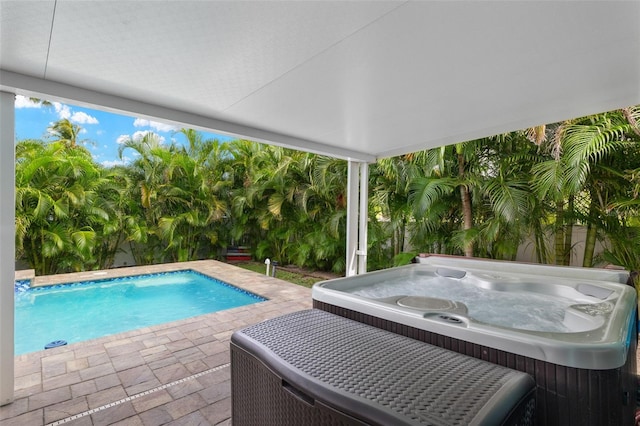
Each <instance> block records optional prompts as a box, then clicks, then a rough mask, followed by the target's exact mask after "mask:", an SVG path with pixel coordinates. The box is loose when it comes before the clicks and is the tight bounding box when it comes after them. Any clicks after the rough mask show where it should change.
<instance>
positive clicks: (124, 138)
mask: <svg viewBox="0 0 640 426" xmlns="http://www.w3.org/2000/svg"><path fill="white" fill-rule="evenodd" d="M129 138H131V136H129V135H120V136H118V138H117V139H116V142H117V143H118V145H122V144H123V143H124V142H125V141H126V140H128V139H129Z"/></svg>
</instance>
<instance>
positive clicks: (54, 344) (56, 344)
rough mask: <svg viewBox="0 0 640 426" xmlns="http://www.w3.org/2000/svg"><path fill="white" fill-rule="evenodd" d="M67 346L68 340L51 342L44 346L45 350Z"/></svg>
mask: <svg viewBox="0 0 640 426" xmlns="http://www.w3.org/2000/svg"><path fill="white" fill-rule="evenodd" d="M66 344H67V341H66V340H54V341H53V342H49V343H47V344H46V345H44V348H45V349H53V348H57V347H59V346H64V345H66Z"/></svg>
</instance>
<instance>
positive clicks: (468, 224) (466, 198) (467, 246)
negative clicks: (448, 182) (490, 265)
mask: <svg viewBox="0 0 640 426" xmlns="http://www.w3.org/2000/svg"><path fill="white" fill-rule="evenodd" d="M464 166H465V163H464V156H463V155H462V153H461V152H458V177H459V178H460V179H462V178H463V177H464ZM460 200H461V201H462V219H463V225H462V226H463V229H464V230H465V231H468V230H469V229H471V228H472V227H473V212H472V210H471V193H470V192H469V187H468V186H467V185H460ZM464 255H465V256H466V257H473V243H472V242H470V241H466V238H465V243H464Z"/></svg>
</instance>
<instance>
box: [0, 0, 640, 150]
mask: <svg viewBox="0 0 640 426" xmlns="http://www.w3.org/2000/svg"><path fill="white" fill-rule="evenodd" d="M639 20H640V2H637V1H594V2H564V1H560V2H555V1H549V2H547V1H544V2H513V1H494V2H484V1H482V2H480V1H460V2H459V1H455V2H442V1H438V2H436V1H371V2H370V1H364V2H360V1H358V2H353V1H319V2H298V1H292V2H286V1H285V2H268V1H265V2H226V1H152V2H136V1H84V2H83V1H69V0H57V1H56V0H49V1H38V2H31V1H28V2H23V1H6V0H2V1H1V2H0V89H1V90H3V91H10V92H14V93H18V94H24V95H29V96H37V97H42V98H45V99H53V100H63V101H68V102H72V103H76V104H80V105H85V106H91V107H96V108H100V109H106V110H112V111H117V112H124V113H131V114H135V115H137V116H144V117H148V118H154V119H162V120H166V121H170V122H175V123H178V124H183V125H186V126H190V127H193V128H196V129H203V130H204V129H206V130H212V131H217V132H222V133H228V134H232V135H237V136H241V137H246V138H249V139H253V140H257V141H263V142H268V143H271V144H277V145H283V146H287V147H291V148H295V149H300V150H305V151H311V152H318V153H323V154H328V155H332V156H336V157H340V158H346V159H352V160H357V161H367V162H371V161H375V160H376V159H377V158H380V157H387V156H393V155H398V154H403V153H408V152H412V151H416V150H421V149H425V148H430V147H436V146H441V145H445V144H451V143H455V142H461V141H465V140H470V139H475V138H480V137H485V136H490V135H494V134H497V133H501V132H506V131H512V130H518V129H523V128H526V127H530V126H535V125H539V124H545V123H551V122H555V121H560V120H563V119H568V118H574V117H578V116H583V115H588V114H593V113H598V112H603V111H608V110H612V109H616V108H620V107H625V106H630V105H635V104H638V103H640V25H638V21H639Z"/></svg>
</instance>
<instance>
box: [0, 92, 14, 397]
mask: <svg viewBox="0 0 640 426" xmlns="http://www.w3.org/2000/svg"><path fill="white" fill-rule="evenodd" d="M14 138H15V95H14V94H13V93H9V92H0V200H2V205H1V207H0V405H5V404H9V403H11V402H13V399H14V395H13V387H14V364H13V357H14V331H13V327H14V294H13V293H14V282H15V215H16V213H15V210H16V203H15V139H14Z"/></svg>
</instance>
